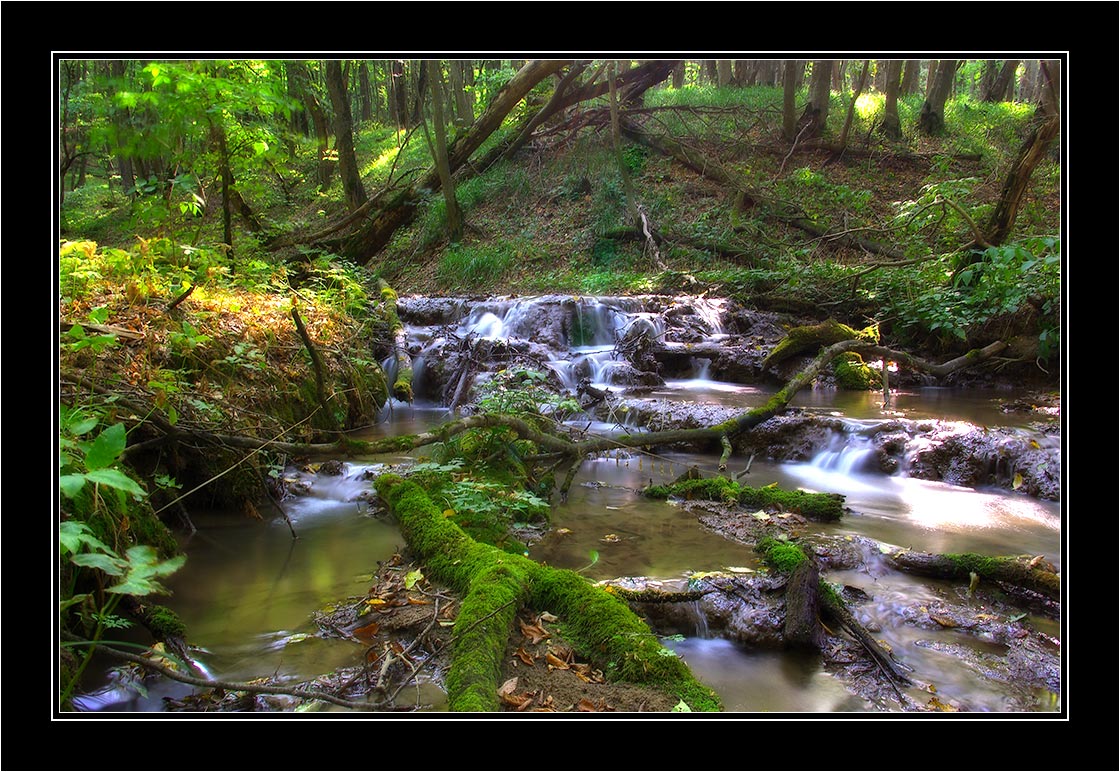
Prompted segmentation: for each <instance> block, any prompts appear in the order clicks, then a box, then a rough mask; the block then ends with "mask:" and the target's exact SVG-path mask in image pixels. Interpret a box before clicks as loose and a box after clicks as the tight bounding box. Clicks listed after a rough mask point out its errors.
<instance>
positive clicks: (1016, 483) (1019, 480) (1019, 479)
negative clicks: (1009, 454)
mask: <svg viewBox="0 0 1120 772" xmlns="http://www.w3.org/2000/svg"><path fill="white" fill-rule="evenodd" d="M1011 487H1012V488H1014V489H1015V490H1019V489H1020V488H1022V487H1023V475H1022V474H1021V473H1019V472H1016V473H1015V479H1014V480H1013V481H1012V482H1011Z"/></svg>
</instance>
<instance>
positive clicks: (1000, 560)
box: [887, 550, 1062, 600]
mask: <svg viewBox="0 0 1120 772" xmlns="http://www.w3.org/2000/svg"><path fill="white" fill-rule="evenodd" d="M887 557H888V559H889V560H890V562H891V565H892V566H894V567H895V568H897V569H898V570H900V571H907V572H909V573H912V574H919V575H921V576H931V577H934V578H938V579H961V580H964V581H966V582H967V581H969V579H970V574H973V573H975V574H976V575H977V576H979V577H980V578H981V579H988V580H991V581H996V582H1003V583H1006V584H1011V585H1014V586H1016V587H1022V588H1024V589H1027V590H1031V591H1033V592H1037V593H1040V594H1042V595H1045V596H1046V597H1047V598H1050V599H1051V600H1061V594H1062V580H1061V576H1060V575H1059V574H1058V573H1056V572H1055V571H1054V570H1053V566H1051V565H1050V564H1049V563H1045V562H1044V561H1041V560H1039V559H1038V558H1031V557H1023V556H1007V557H989V556H986V555H977V554H976V553H974V552H964V553H960V554H943V555H935V554H930V553H926V552H911V551H909V550H905V551H900V552H895V553H892V554H890V555H888V556H887Z"/></svg>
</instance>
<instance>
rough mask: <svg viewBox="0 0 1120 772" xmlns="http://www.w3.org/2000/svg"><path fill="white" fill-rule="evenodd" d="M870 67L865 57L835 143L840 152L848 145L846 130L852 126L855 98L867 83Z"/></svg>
mask: <svg viewBox="0 0 1120 772" xmlns="http://www.w3.org/2000/svg"><path fill="white" fill-rule="evenodd" d="M870 69H871V60H870V59H865V60H864V62H863V69H862V70H861V71H860V74H859V80H858V81H857V82H856V85H855V88H854V89H852V99H851V101H850V102H849V103H848V114H847V116H846V117H845V118H844V128H843V129H841V130H840V139H839V140H838V141H837V143H836V144H838V145H839V146H840V151H841V152H843V150H844V149H845V148H846V147H847V146H848V132H849V131H850V130H851V128H852V119H853V117H854V116H855V113H856V100H858V99H859V97H860V94H862V93H863V89H864V86H865V85H866V84H867V73H868V71H869V70H870Z"/></svg>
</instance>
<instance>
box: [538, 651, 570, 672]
mask: <svg viewBox="0 0 1120 772" xmlns="http://www.w3.org/2000/svg"><path fill="white" fill-rule="evenodd" d="M544 659H545V662H547V663H548V666H549V668H556V669H557V670H567V669H568V663H567V662H565V661H564V660H562V659H560V658H559V657H557V656H556V655H554V654H553V653H552V652H551V651H550V652H548V653H547V654H545V655H544Z"/></svg>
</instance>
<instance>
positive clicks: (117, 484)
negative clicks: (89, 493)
mask: <svg viewBox="0 0 1120 772" xmlns="http://www.w3.org/2000/svg"><path fill="white" fill-rule="evenodd" d="M85 478H86V479H87V480H89V481H90V482H95V483H97V484H99V485H108V486H109V487H110V488H116V489H117V490H121V491H124V492H125V493H131V494H132V497H133V498H134V499H136V500H137V501H139V500H140V499H142V498H144V497H145V496H147V495H148V492H147V491H146V490H144V489H143V488H141V487H140V485H139V484H137V482H136V481H135V480H133V479H132V478H131V477H129V476H128V475H126V474H125V473H124V472H121V471H120V470H118V469H97V470H95V471H93V472H87V473H86V474H85Z"/></svg>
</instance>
